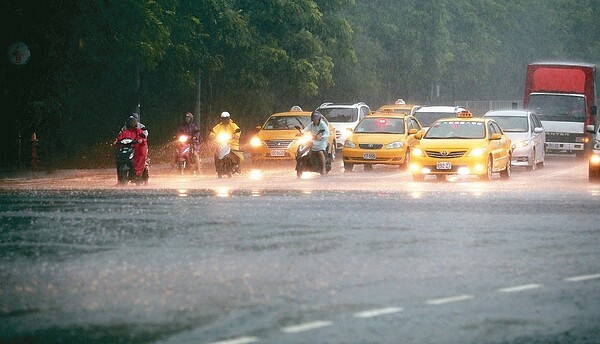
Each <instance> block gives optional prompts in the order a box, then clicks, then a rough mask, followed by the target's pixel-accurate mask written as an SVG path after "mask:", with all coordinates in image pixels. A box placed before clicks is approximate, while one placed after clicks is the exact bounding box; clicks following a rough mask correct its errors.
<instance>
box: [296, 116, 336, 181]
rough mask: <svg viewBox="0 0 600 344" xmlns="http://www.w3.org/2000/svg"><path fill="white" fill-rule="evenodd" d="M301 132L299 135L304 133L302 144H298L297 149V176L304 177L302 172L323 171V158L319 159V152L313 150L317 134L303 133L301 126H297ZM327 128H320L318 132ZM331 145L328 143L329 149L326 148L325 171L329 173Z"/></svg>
mask: <svg viewBox="0 0 600 344" xmlns="http://www.w3.org/2000/svg"><path fill="white" fill-rule="evenodd" d="M296 129H298V131H300V134H298V136H301V135H304V136H303V137H302V138H301V139H300V144H299V145H298V149H297V150H296V176H297V177H298V178H300V177H302V173H304V172H317V173H321V171H322V168H321V159H319V155H318V153H317V152H313V151H312V150H311V149H312V146H313V140H315V139H316V135H311V134H310V133H306V134H303V133H302V131H301V128H300V127H296ZM324 131H325V130H323V129H321V130H319V132H318V133H317V135H318V134H321V133H323V132H324ZM331 160H332V154H331V147H330V146H329V144H327V149H326V150H325V171H326V172H327V173H329V171H331Z"/></svg>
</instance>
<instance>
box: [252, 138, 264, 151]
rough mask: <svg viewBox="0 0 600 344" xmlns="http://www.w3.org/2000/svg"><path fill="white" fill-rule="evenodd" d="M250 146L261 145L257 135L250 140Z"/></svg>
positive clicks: (256, 146)
mask: <svg viewBox="0 0 600 344" xmlns="http://www.w3.org/2000/svg"><path fill="white" fill-rule="evenodd" d="M250 146H252V147H254V148H258V147H260V146H262V141H261V140H260V139H259V138H258V136H254V137H253V138H252V139H251V140H250Z"/></svg>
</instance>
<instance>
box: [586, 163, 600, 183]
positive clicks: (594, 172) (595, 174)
mask: <svg viewBox="0 0 600 344" xmlns="http://www.w3.org/2000/svg"><path fill="white" fill-rule="evenodd" d="M588 178H589V180H590V181H598V180H600V168H599V167H595V166H590V167H589V169H588Z"/></svg>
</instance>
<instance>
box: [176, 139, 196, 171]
mask: <svg viewBox="0 0 600 344" xmlns="http://www.w3.org/2000/svg"><path fill="white" fill-rule="evenodd" d="M199 132H200V130H194V131H193V133H192V134H193V135H192V136H189V135H185V134H181V135H179V137H178V138H177V147H176V150H177V156H176V157H175V159H176V160H175V166H177V171H178V172H179V173H180V174H183V173H184V171H185V169H186V168H187V167H188V166H189V165H194V164H197V163H198V162H197V161H192V160H194V159H192V157H193V156H194V154H193V153H194V145H193V144H192V142H193V141H194V139H196V136H195V135H198V133H199Z"/></svg>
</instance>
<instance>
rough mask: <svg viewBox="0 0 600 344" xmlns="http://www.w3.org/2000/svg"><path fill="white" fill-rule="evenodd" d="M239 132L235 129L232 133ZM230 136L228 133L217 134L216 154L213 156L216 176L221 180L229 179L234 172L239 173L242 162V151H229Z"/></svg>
mask: <svg viewBox="0 0 600 344" xmlns="http://www.w3.org/2000/svg"><path fill="white" fill-rule="evenodd" d="M239 132H241V130H240V129H236V131H235V132H234V133H239ZM231 138H232V137H231V135H230V134H229V133H219V134H217V153H216V154H215V169H216V170H217V176H218V177H219V178H223V176H225V175H226V176H227V177H229V178H231V176H232V175H233V173H234V172H239V171H240V164H241V163H242V162H243V161H244V154H243V152H242V151H237V150H233V149H231V142H230V140H231Z"/></svg>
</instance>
